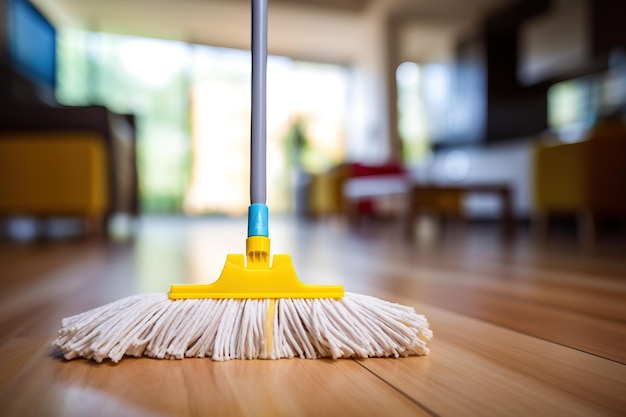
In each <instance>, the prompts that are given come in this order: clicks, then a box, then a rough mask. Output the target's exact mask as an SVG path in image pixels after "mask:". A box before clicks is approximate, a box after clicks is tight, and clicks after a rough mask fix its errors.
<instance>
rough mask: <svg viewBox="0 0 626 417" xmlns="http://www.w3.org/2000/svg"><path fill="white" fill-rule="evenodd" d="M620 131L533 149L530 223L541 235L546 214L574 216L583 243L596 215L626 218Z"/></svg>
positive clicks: (625, 151) (625, 133) (625, 143)
mask: <svg viewBox="0 0 626 417" xmlns="http://www.w3.org/2000/svg"><path fill="white" fill-rule="evenodd" d="M625 155H626V129H625V130H622V131H620V130H616V129H612V130H610V131H607V130H605V129H597V130H594V131H593V132H592V133H591V135H590V137H589V139H588V140H585V141H582V142H576V143H560V144H542V143H537V145H536V146H535V149H534V169H533V172H534V179H533V180H534V203H535V211H536V225H537V229H538V232H539V234H540V235H542V236H545V234H546V232H547V227H548V218H549V216H550V215H551V214H556V213H571V214H576V215H577V216H578V229H579V237H580V239H581V241H582V242H583V243H591V242H593V240H594V239H595V234H596V221H597V218H598V217H600V216H606V215H610V216H620V217H626V192H624V187H625V185H626V163H625V162H624V157H625Z"/></svg>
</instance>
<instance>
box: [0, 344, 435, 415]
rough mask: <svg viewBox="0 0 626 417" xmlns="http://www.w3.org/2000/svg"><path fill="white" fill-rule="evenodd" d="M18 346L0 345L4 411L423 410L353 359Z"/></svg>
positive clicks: (256, 412) (382, 412)
mask: <svg viewBox="0 0 626 417" xmlns="http://www.w3.org/2000/svg"><path fill="white" fill-rule="evenodd" d="M44 345H46V346H47V344H45V342H44ZM17 347H18V346H16V345H15V344H12V345H9V346H7V347H5V348H4V349H0V357H5V358H9V357H10V358H11V360H12V362H13V364H11V363H6V361H0V369H2V371H3V377H2V380H1V382H2V386H4V387H6V388H5V389H4V390H3V391H2V392H1V393H0V404H1V405H0V415H2V416H4V417H13V416H15V417H22V416H33V417H35V416H85V415H90V416H112V415H136V416H153V415H160V416H173V417H185V416H200V415H202V416H297V415H302V416H353V415H354V416H356V415H358V416H380V415H393V416H429V414H428V413H427V412H426V411H424V410H423V409H421V408H420V407H419V406H418V405H416V404H415V403H414V402H412V401H410V400H409V399H407V398H406V397H405V396H404V395H402V394H401V393H399V392H397V391H396V390H395V389H393V388H392V387H391V386H389V385H388V384H386V383H385V382H384V381H382V380H381V379H379V378H378V377H376V376H375V375H373V374H372V373H370V372H369V371H367V370H366V369H364V368H363V367H361V366H359V365H358V364H357V363H356V362H354V361H352V360H339V361H331V360H315V361H314V360H299V359H294V360H280V361H261V360H258V361H227V362H214V361H212V360H210V359H185V360H182V361H169V360H155V359H149V358H141V359H136V358H130V359H126V360H124V361H122V362H121V363H119V364H117V365H113V364H110V363H104V364H94V363H91V362H88V361H85V360H77V361H70V362H68V361H65V360H63V359H59V358H56V357H54V356H52V355H51V354H50V348H48V349H45V348H42V342H41V341H40V340H24V339H22V340H21V345H20V346H19V348H20V349H19V350H18V349H17ZM20 353H21V355H20ZM33 355H34V357H33ZM22 363H28V364H29V366H26V367H23V366H21V364H22ZM20 367H21V368H23V370H22V371H21V372H11V373H10V374H9V371H15V369H16V368H20ZM5 371H6V374H5Z"/></svg>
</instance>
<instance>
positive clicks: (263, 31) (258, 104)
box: [250, 0, 267, 204]
mask: <svg viewBox="0 0 626 417" xmlns="http://www.w3.org/2000/svg"><path fill="white" fill-rule="evenodd" d="M266 72H267V0H252V119H251V136H250V141H251V148H250V149H251V152H250V202H251V203H252V204H255V203H258V204H265V202H266V173H265V170H266V166H265V165H266V150H265V149H266V145H265V142H266V82H267V75H266Z"/></svg>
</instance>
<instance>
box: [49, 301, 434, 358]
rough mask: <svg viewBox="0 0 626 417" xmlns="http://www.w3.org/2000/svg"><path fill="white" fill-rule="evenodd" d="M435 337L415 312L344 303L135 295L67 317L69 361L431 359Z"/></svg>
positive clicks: (62, 336)
mask: <svg viewBox="0 0 626 417" xmlns="http://www.w3.org/2000/svg"><path fill="white" fill-rule="evenodd" d="M431 337H432V332H431V330H430V329H429V327H428V321H427V320H426V318H425V317H424V316H423V315H419V314H416V313H415V310H414V309H413V308H411V307H407V306H402V305H399V304H395V303H390V302H387V301H384V300H380V299H377V298H374V297H370V296H366V295H360V294H353V293H346V294H345V296H344V297H343V298H341V299H332V298H279V299H180V300H171V299H170V298H168V295H167V294H165V293H155V294H144V295H136V296H131V297H127V298H124V299H121V300H119V301H116V302H113V303H111V304H107V305H105V306H102V307H99V308H95V309H93V310H90V311H87V312H85V313H82V314H79V315H76V316H72V317H68V318H65V319H64V320H63V321H62V328H61V330H60V331H59V336H58V338H57V339H56V341H55V342H54V345H55V346H56V347H57V348H59V349H60V350H61V351H62V352H63V354H64V356H65V358H67V359H73V358H78V357H82V358H87V359H92V360H95V361H97V362H102V361H103V360H106V359H110V360H111V361H113V362H118V361H120V360H121V359H122V358H123V357H124V356H125V355H127V356H135V357H140V356H149V357H153V358H161V359H182V358H185V357H187V358H190V357H198V358H202V357H209V358H212V359H213V360H216V361H222V360H229V359H280V358H294V357H296V358H306V359H315V358H333V359H337V358H368V357H400V356H409V355H426V354H428V352H429V350H428V347H427V342H428V341H429V340H430V339H431Z"/></svg>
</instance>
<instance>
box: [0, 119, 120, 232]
mask: <svg viewBox="0 0 626 417" xmlns="http://www.w3.org/2000/svg"><path fill="white" fill-rule="evenodd" d="M107 187H108V184H107V169H106V149H105V143H104V140H103V139H102V138H101V137H100V136H99V135H98V134H97V133H95V132H92V131H44V132H40V131H31V132H28V131H21V132H3V133H0V214H1V215H5V216H6V215H30V216H36V217H45V216H58V215H72V216H80V217H83V218H85V219H89V220H94V221H96V224H98V223H99V222H100V221H101V220H102V219H103V216H104V215H105V212H106V210H107V207H108V191H107Z"/></svg>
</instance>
